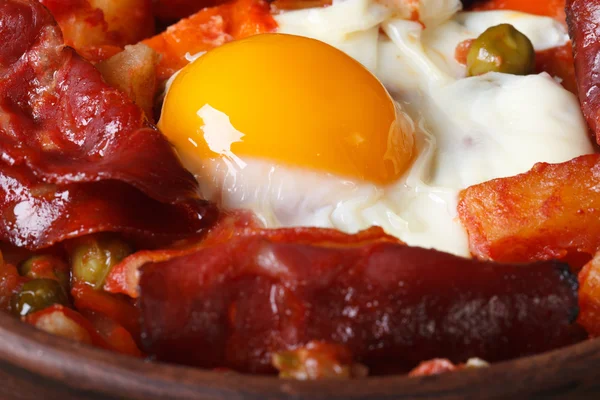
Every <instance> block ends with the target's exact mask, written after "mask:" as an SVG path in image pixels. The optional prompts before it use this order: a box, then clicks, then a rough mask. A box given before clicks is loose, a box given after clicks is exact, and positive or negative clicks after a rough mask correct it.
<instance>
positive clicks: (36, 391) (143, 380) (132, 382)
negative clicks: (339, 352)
mask: <svg viewBox="0 0 600 400" xmlns="http://www.w3.org/2000/svg"><path fill="white" fill-rule="evenodd" d="M0 382H1V384H0V398H1V399H7V400H10V399H36V400H37V399H44V400H54V399H56V400H75V399H77V400H82V399H95V400H100V399H140V400H150V399H169V400H176V399H207V400H209V399H210V400H216V399H252V400H276V399H295V400H303V399H336V400H337V399H361V400H362V399H365V400H366V399H369V400H377V399H381V400H401V399H413V398H418V399H436V400H450V399H456V400H459V399H460V400H463V399H522V398H527V399H538V400H541V399H600V340H595V341H587V342H584V343H580V344H578V345H575V346H571V347H568V348H564V349H560V350H557V351H553V352H550V353H546V354H542V355H538V356H534V357H528V358H522V359H519V360H515V361H510V362H504V363H499V364H495V365H493V366H491V367H489V368H484V369H479V370H468V371H463V372H456V373H449V374H445V375H439V376H432V377H422V378H408V377H404V376H397V377H393V376H391V377H380V378H368V379H365V380H357V381H328V382H327V381H322V382H296V381H289V380H279V379H277V378H273V377H262V376H249V375H241V374H236V373H220V372H210V371H203V370H199V369H194V368H185V367H178V366H173V365H166V364H158V363H150V362H144V361H142V360H138V359H134V358H129V357H124V356H119V355H115V354H113V353H109V352H106V351H102V350H99V349H95V348H91V347H88V346H85V345H80V344H78V343H73V342H70V341H68V340H65V339H61V338H58V337H54V336H51V335H48V334H46V333H44V332H41V331H38V330H36V329H35V328H33V327H31V326H28V325H25V324H23V323H21V322H20V321H18V320H17V319H14V318H13V317H11V316H9V315H4V314H3V313H0Z"/></svg>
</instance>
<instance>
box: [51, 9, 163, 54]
mask: <svg viewBox="0 0 600 400" xmlns="http://www.w3.org/2000/svg"><path fill="white" fill-rule="evenodd" d="M40 3H42V4H43V5H44V6H46V7H47V8H48V9H49V10H50V12H51V13H52V15H53V16H54V18H55V19H56V21H57V22H58V24H59V26H60V28H61V30H62V32H63V36H64V38H65V43H66V44H67V45H68V46H71V47H73V48H75V50H77V52H78V53H79V54H81V55H83V56H84V57H85V58H86V59H88V60H89V61H92V62H98V61H102V60H105V59H107V58H109V57H111V56H112V55H114V54H116V53H118V52H120V51H121V50H122V49H123V47H124V46H125V45H127V44H133V43H136V42H138V41H140V40H142V39H144V38H146V37H148V36H151V35H153V34H154V18H153V16H152V7H151V4H150V0H70V1H64V0H40Z"/></svg>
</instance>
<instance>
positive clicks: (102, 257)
mask: <svg viewBox="0 0 600 400" xmlns="http://www.w3.org/2000/svg"><path fill="white" fill-rule="evenodd" d="M131 253H132V250H131V248H130V247H129V246H128V245H127V243H125V242H123V241H122V240H120V239H117V238H115V237H112V236H109V235H96V236H87V237H84V238H81V239H80V240H78V241H77V242H76V244H75V246H74V247H73V248H72V250H71V266H72V271H73V278H74V279H75V280H79V281H84V282H86V283H88V284H89V285H91V286H93V287H94V288H96V289H100V288H102V286H103V285H104V281H105V279H106V277H107V276H108V274H109V272H110V270H111V269H112V267H113V266H115V265H116V264H118V263H119V262H121V261H122V260H123V259H124V258H125V257H127V256H128V255H130V254H131Z"/></svg>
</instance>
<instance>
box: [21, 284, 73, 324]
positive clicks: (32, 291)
mask: <svg viewBox="0 0 600 400" xmlns="http://www.w3.org/2000/svg"><path fill="white" fill-rule="evenodd" d="M68 301H69V300H68V297H67V294H66V293H65V291H64V289H63V288H62V286H61V285H60V283H58V281H56V280H54V279H33V280H31V281H29V282H26V283H25V284H24V285H23V288H22V289H21V291H20V292H19V293H17V294H15V295H14V296H13V297H12V299H11V306H12V307H11V308H12V311H13V313H14V314H16V315H18V316H21V317H24V316H25V315H27V314H30V313H34V312H36V311H41V310H43V309H45V308H48V307H50V306H51V305H53V304H62V305H66V304H67V303H68Z"/></svg>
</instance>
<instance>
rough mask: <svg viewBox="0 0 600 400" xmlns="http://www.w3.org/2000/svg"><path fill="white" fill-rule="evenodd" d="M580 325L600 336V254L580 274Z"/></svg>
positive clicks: (592, 334)
mask: <svg viewBox="0 0 600 400" xmlns="http://www.w3.org/2000/svg"><path fill="white" fill-rule="evenodd" d="M578 322H579V324H581V325H582V326H583V327H584V328H585V329H586V330H587V331H588V333H589V334H590V335H591V336H600V253H597V254H596V255H595V256H594V258H593V259H592V261H590V262H589V263H587V264H586V266H585V267H584V268H583V269H582V270H581V272H580V273H579V320H578Z"/></svg>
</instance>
